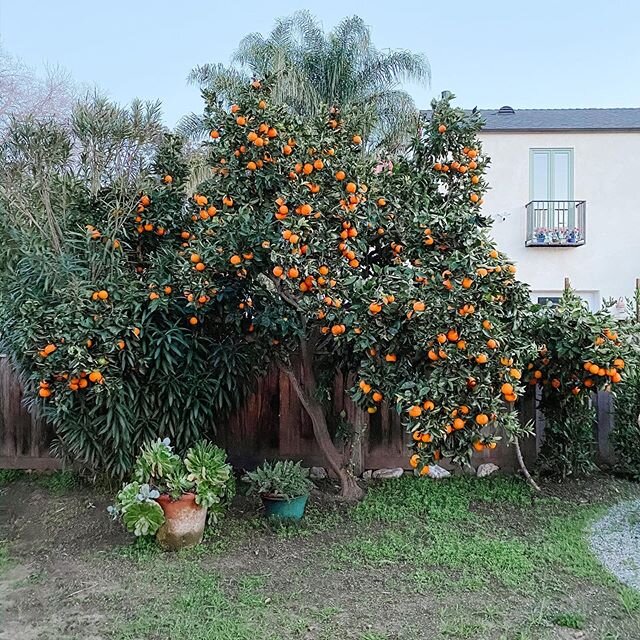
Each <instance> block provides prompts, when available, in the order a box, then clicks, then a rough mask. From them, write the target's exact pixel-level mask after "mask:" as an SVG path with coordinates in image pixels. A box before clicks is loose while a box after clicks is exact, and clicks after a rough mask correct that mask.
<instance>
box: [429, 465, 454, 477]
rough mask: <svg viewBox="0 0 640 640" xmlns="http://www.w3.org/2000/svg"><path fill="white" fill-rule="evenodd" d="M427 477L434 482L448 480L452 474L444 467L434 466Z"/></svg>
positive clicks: (430, 468)
mask: <svg viewBox="0 0 640 640" xmlns="http://www.w3.org/2000/svg"><path fill="white" fill-rule="evenodd" d="M427 475H428V476H429V477H430V478H433V479H434V480H440V479H441V478H448V477H449V476H450V475H451V473H450V472H449V471H447V470H446V469H445V468H444V467H441V466H440V465H438V464H434V465H431V466H430V467H429V473H428V474H427Z"/></svg>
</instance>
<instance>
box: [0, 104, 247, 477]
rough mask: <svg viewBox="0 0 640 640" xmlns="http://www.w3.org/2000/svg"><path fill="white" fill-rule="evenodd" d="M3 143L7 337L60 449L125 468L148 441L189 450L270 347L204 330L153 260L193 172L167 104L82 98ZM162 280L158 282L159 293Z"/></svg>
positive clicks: (174, 236)
mask: <svg viewBox="0 0 640 640" xmlns="http://www.w3.org/2000/svg"><path fill="white" fill-rule="evenodd" d="M6 133H7V135H6V138H5V140H4V144H3V146H2V148H1V149H0V153H1V155H0V163H1V164H2V171H0V327H1V331H0V340H1V341H2V348H3V349H6V351H7V352H8V353H10V354H11V356H12V358H13V361H14V363H15V364H16V367H17V368H18V370H19V371H20V373H21V375H22V377H23V379H24V382H25V387H26V389H25V390H26V397H27V398H29V399H30V403H31V408H32V409H33V410H34V411H38V412H39V413H42V414H43V415H44V417H45V418H47V419H48V420H50V421H51V422H52V424H53V426H54V428H55V431H56V435H57V440H56V442H55V443H54V452H55V453H57V454H58V455H60V456H64V457H68V458H70V459H72V460H73V461H75V462H77V463H82V464H83V465H85V466H86V467H88V468H90V469H93V470H100V471H102V470H106V471H107V472H108V473H110V474H111V475H115V476H119V477H124V476H125V475H126V474H127V473H129V472H130V471H131V468H132V465H133V461H134V459H135V453H136V452H137V451H138V450H139V448H140V446H141V445H142V444H143V443H145V442H150V441H153V440H154V439H155V438H157V437H158V436H159V435H160V434H169V435H170V436H171V438H172V439H173V441H174V442H175V444H176V447H177V448H178V450H180V451H184V450H185V449H186V448H187V447H188V445H189V444H190V443H191V442H194V441H195V440H197V439H198V438H199V437H202V436H203V435H207V436H211V435H212V434H213V433H214V431H215V429H216V427H217V425H218V424H219V422H220V420H221V419H224V417H225V415H226V414H227V413H228V412H229V411H230V410H231V409H232V408H233V407H234V406H236V405H237V404H238V402H239V401H240V399H241V397H242V395H243V393H244V391H245V390H246V388H247V385H248V383H249V382H250V380H251V377H252V372H253V371H254V370H255V369H256V357H255V355H254V354H253V353H252V347H251V345H250V344H249V343H247V342H238V341H230V340H229V339H228V336H227V334H226V333H225V332H224V331H221V330H220V328H219V326H218V325H216V324H215V323H211V325H209V327H208V329H207V330H206V331H199V332H197V333H196V332H194V331H193V330H192V327H191V325H189V323H188V319H187V318H188V316H189V309H188V308H189V306H191V304H192V303H190V302H189V301H188V299H187V297H183V292H179V291H176V292H175V294H174V295H176V297H178V296H180V297H179V298H178V299H177V300H176V302H175V303H174V304H169V303H168V293H167V292H168V291H171V290H172V288H174V287H175V283H172V282H171V281H169V280H164V281H162V282H161V283H160V285H161V286H158V287H156V285H155V284H154V285H153V286H154V287H155V289H154V290H150V288H149V287H150V284H151V281H150V280H149V273H150V271H151V270H152V268H154V265H155V264H156V261H157V260H161V259H163V255H164V254H163V253H162V252H161V251H160V250H161V247H162V246H163V245H164V244H167V245H170V246H171V251H176V250H180V244H181V243H182V242H183V239H182V238H181V237H180V231H181V229H180V228H179V227H178V226H176V225H177V224H178V223H179V222H180V221H181V218H182V209H183V206H184V203H185V190H186V182H187V179H188V175H189V171H188V166H187V163H186V161H185V158H184V154H183V149H182V142H181V140H180V139H179V138H176V137H174V136H171V135H169V134H166V132H165V131H164V129H163V127H162V125H161V122H160V112H159V107H158V105H157V104H153V103H152V104H143V103H134V104H133V105H132V107H131V108H130V109H121V108H119V107H116V106H115V105H113V104H111V103H109V102H108V101H106V100H104V99H102V98H96V99H93V100H89V101H86V102H82V103H79V104H78V105H77V106H76V108H75V110H74V113H73V115H72V118H71V121H70V123H69V124H68V126H64V127H63V126H62V125H59V124H55V123H52V122H48V121H37V120H33V119H27V120H24V121H20V122H17V121H14V122H13V123H12V124H11V126H10V127H9V129H8V131H7V132H6ZM158 292H159V293H158Z"/></svg>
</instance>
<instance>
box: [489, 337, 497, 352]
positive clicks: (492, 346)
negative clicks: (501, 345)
mask: <svg viewBox="0 0 640 640" xmlns="http://www.w3.org/2000/svg"><path fill="white" fill-rule="evenodd" d="M487 347H489V349H496V348H497V347H498V343H497V342H496V341H495V340H494V339H493V338H489V340H487Z"/></svg>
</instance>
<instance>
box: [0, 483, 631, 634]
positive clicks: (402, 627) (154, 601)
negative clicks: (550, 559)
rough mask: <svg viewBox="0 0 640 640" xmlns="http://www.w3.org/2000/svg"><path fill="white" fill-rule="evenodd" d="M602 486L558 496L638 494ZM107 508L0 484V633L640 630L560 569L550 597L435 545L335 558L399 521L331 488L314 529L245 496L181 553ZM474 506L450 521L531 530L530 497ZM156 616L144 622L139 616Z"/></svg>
mask: <svg viewBox="0 0 640 640" xmlns="http://www.w3.org/2000/svg"><path fill="white" fill-rule="evenodd" d="M600 484H602V483H601V482H600V481H598V482H594V486H591V487H589V486H588V485H580V488H579V489H574V488H572V487H571V486H570V485H569V484H564V485H562V486H560V487H555V486H554V488H553V492H551V493H552V497H553V500H552V502H554V501H555V500H556V499H557V500H559V501H562V500H575V501H577V502H578V503H580V502H581V501H582V500H583V497H582V495H575V492H577V491H580V492H581V491H584V492H585V495H586V496H587V497H588V499H589V502H588V503H587V504H590V503H591V501H593V502H594V503H595V502H597V501H598V500H599V499H606V500H609V501H610V500H612V499H613V500H615V498H616V496H617V495H618V494H620V495H627V494H628V493H629V485H624V484H623V485H620V486H619V485H617V483H615V482H614V483H613V485H612V491H610V492H606V491H605V490H602V489H601V488H598V487H599V485H600ZM567 496H569V497H567ZM110 502H111V496H110V495H108V494H106V493H102V492H98V491H96V490H95V489H92V488H86V487H76V488H74V489H72V490H70V491H66V492H64V493H62V494H56V493H52V492H51V491H48V490H47V489H45V488H42V487H39V486H37V485H34V484H33V483H30V482H23V481H20V482H17V483H14V484H12V485H10V486H9V487H5V488H3V489H0V512H2V513H4V514H7V516H8V517H7V518H5V519H3V522H2V532H1V533H0V539H1V538H4V539H6V540H8V541H9V542H8V548H9V560H8V563H7V564H6V566H5V569H4V571H3V572H2V573H0V616H1V620H2V624H0V629H1V631H0V639H1V640H49V639H50V640H80V639H82V640H114V639H117V640H167V639H168V638H171V640H174V638H179V639H180V640H182V638H197V639H198V640H200V639H201V638H202V639H203V640H205V639H206V640H209V639H213V638H215V640H218V637H219V638H225V639H226V638H233V640H236V639H241V640H244V639H245V638H253V637H255V635H256V634H255V633H254V631H251V629H255V630H260V632H259V633H258V634H257V635H258V636H259V637H262V638H264V639H265V640H267V639H271V640H285V639H286V640H289V639H296V640H333V639H334V638H337V637H339V638H341V639H343V640H405V639H406V640H409V639H411V640H413V639H415V638H417V637H429V638H432V639H433V640H436V639H437V640H461V639H464V638H473V639H474V640H480V639H482V640H484V639H487V640H488V639H491V640H495V639H497V638H503V637H504V638H516V637H517V638H522V639H523V640H542V639H546V638H548V639H549V640H551V639H552V638H559V637H562V638H567V639H569V638H583V639H584V640H591V639H594V640H601V638H603V637H607V636H606V635H605V634H606V632H608V631H609V630H612V631H616V630H617V631H616V632H618V631H619V632H620V633H622V634H623V635H618V636H617V637H619V638H629V639H630V638H632V637H634V636H633V635H626V636H625V635H624V633H627V631H625V630H627V629H632V628H633V629H636V628H638V627H635V626H633V625H634V624H635V623H634V622H633V620H632V618H634V616H635V617H637V613H634V611H633V608H634V607H636V606H637V607H638V610H640V597H639V599H638V601H637V602H636V601H635V600H633V598H631V599H630V600H629V602H628V603H627V604H626V605H625V606H626V607H627V609H628V611H627V610H626V609H624V608H622V607H620V605H619V602H618V599H619V595H618V591H617V588H616V587H615V586H613V587H607V588H604V587H600V586H599V585H597V584H595V583H593V582H592V581H591V580H590V579H584V580H582V579H577V578H576V577H575V576H572V575H566V576H565V575H558V576H556V577H555V578H554V579H557V581H558V585H557V589H555V592H554V593H553V595H552V596H549V595H548V594H546V595H545V596H544V598H542V597H541V596H540V594H538V593H530V594H527V593H517V592H514V591H513V590H511V589H508V588H505V587H504V585H501V584H500V583H499V581H497V580H495V579H494V578H492V577H491V576H490V575H478V572H477V571H476V572H475V573H474V571H473V567H470V571H467V568H466V567H460V568H458V569H456V570H453V571H452V570H451V569H446V568H443V567H440V566H439V565H438V562H439V557H438V553H439V550H438V549H433V563H431V560H428V561H427V563H426V564H425V565H423V566H421V567H420V568H418V567H417V566H413V565H411V564H408V563H406V562H400V561H386V560H382V561H380V562H379V563H361V562H360V561H355V560H354V559H353V558H348V557H344V556H340V555H336V554H335V553H333V551H334V550H335V548H336V545H340V544H342V543H347V542H350V541H353V540H360V541H363V540H364V541H367V543H368V541H369V540H371V541H372V544H383V543H380V542H376V541H379V540H380V539H381V537H382V536H383V535H384V534H385V533H389V532H391V533H393V531H394V529H395V528H396V527H400V526H401V525H384V524H382V523H380V522H374V523H372V524H367V525H362V524H358V523H357V522H356V521H355V519H354V518H352V517H350V511H349V508H348V507H347V506H345V505H342V504H340V503H338V502H336V501H335V499H334V497H332V496H331V495H325V494H315V495H314V496H313V499H312V501H311V504H310V509H309V513H308V515H307V517H306V520H305V524H304V525H303V526H302V527H301V528H295V527H282V528H276V529H273V528H270V527H269V526H267V525H266V524H265V523H264V521H263V520H262V519H260V518H256V517H255V516H256V514H258V508H257V506H256V501H255V500H253V499H248V498H245V497H238V498H236V501H235V502H234V506H233V509H232V512H231V513H230V514H229V516H228V517H227V518H226V519H225V520H224V522H223V525H222V528H221V531H220V532H218V533H216V534H214V535H209V536H208V537H207V539H206V540H205V543H204V544H203V545H201V546H200V547H198V548H197V549H194V550H191V551H189V552H187V553H180V554H162V553H160V552H158V551H156V550H154V549H153V547H148V546H147V547H145V546H140V545H135V546H131V543H132V537H131V536H129V535H128V534H126V533H125V532H124V531H123V530H122V528H121V526H120V525H119V524H118V523H114V522H113V521H112V520H111V519H110V517H109V515H108V514H107V512H106V507H107V505H108V504H109V503H110ZM567 504H568V503H567ZM555 508H556V507H554V510H555ZM470 511H471V513H470V520H469V522H467V523H466V524H465V523H464V522H459V523H455V524H452V527H455V528H459V527H463V528H464V527H465V526H467V527H469V526H470V527H471V528H472V529H473V530H474V531H477V530H478V529H477V528H476V527H477V525H478V522H479V521H480V522H484V523H485V526H486V523H487V522H493V523H494V525H495V527H499V528H500V529H501V530H502V531H508V532H511V533H512V534H513V536H514V537H515V538H518V539H519V538H520V537H522V536H525V535H527V533H528V532H529V531H530V530H531V527H533V526H535V525H536V523H535V517H536V516H535V513H534V510H533V507H532V509H531V510H530V509H529V507H528V506H526V505H525V506H522V505H520V506H516V505H513V504H505V503H502V504H495V503H491V502H486V501H485V502H483V501H477V502H472V504H471V508H470ZM538 517H540V515H539V514H538ZM538 524H539V523H538ZM424 526H425V527H426V528H428V527H429V523H428V522H426V523H425V525H424ZM452 531H453V529H452ZM490 532H491V529H490V528H489V529H487V534H488V537H491V536H490V535H489V534H490ZM418 535H419V534H418ZM391 542H393V539H392V540H391ZM415 544H416V545H420V544H421V540H420V538H419V537H418V538H416V539H415ZM381 551H382V552H384V549H381ZM381 557H382V558H384V553H382V554H381ZM563 581H564V582H563ZM189 589H191V591H189ZM206 589H211V590H212V591H211V593H212V596H211V598H212V600H211V601H210V600H209V599H208V598H209V596H208V594H207V592H206ZM201 590H204V591H202V592H201ZM183 593H184V595H185V597H184V598H182V599H181V595H182V594H183ZM203 593H204V595H203ZM198 598H201V599H202V598H204V599H203V600H202V602H200V601H198ZM215 598H217V600H216V599H215ZM190 599H192V600H193V602H191V601H190ZM551 605H553V606H551ZM216 607H219V608H220V611H221V614H220V615H222V616H223V617H224V619H225V621H227V620H229V621H230V622H229V623H228V624H229V625H232V624H235V625H236V626H232V627H229V628H230V629H232V630H231V631H229V630H228V628H227V627H226V626H225V627H224V628H225V629H227V632H225V633H227V635H224V633H222V632H221V633H220V635H219V636H216V635H211V634H212V633H214V631H211V632H210V633H209V632H208V631H203V629H204V630H206V629H207V628H208V627H207V624H208V623H207V617H206V616H207V615H211V609H212V608H216ZM556 609H559V610H566V611H567V612H569V613H571V612H573V611H578V612H579V611H585V612H588V613H589V620H588V624H587V626H586V628H585V630H584V631H581V632H580V633H582V635H579V634H576V633H574V631H573V630H566V629H561V628H559V627H556V626H555V625H554V624H552V623H551V622H549V620H551V619H552V614H553V613H554V611H556ZM167 611H169V612H174V611H184V612H186V613H183V614H176V615H183V619H184V616H186V617H189V616H192V617H193V620H194V625H196V626H194V628H193V630H192V629H191V628H187V627H186V626H183V627H180V629H178V630H173V629H172V630H171V631H167V629H168V628H169V627H166V626H165V627H163V626H161V625H162V620H163V617H162V615H161V613H162V612H167ZM141 612H142V613H141ZM144 612H147V613H144ZM145 615H146V616H147V622H148V624H147V626H146V627H145V626H144V625H142V626H137V627H136V626H130V625H129V621H137V620H140V619H143V621H144V618H145ZM171 615H172V614H171ZM624 616H627V619H625V618H624ZM609 618H611V620H609ZM634 619H635V618H634ZM234 620H235V622H233V621H234ZM165 623H166V619H165ZM196 623H197V624H199V625H200V626H197V624H196ZM225 624H226V622H225ZM128 625H129V626H128ZM252 625H253V626H252ZM196 627H197V628H196ZM174 631H175V635H173V634H174ZM631 633H633V632H631ZM516 634H520V635H516ZM612 637H616V636H615V635H614V636H612ZM638 637H640V636H638Z"/></svg>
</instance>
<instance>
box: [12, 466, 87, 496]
mask: <svg viewBox="0 0 640 640" xmlns="http://www.w3.org/2000/svg"><path fill="white" fill-rule="evenodd" d="M20 480H24V481H26V482H28V483H31V484H34V485H37V486H38V487H41V488H43V489H46V490H47V491H51V492H52V493H55V494H62V493H66V492H68V491H71V490H72V489H74V488H76V487H77V486H78V485H79V484H80V481H79V478H78V475H77V474H76V473H74V472H73V471H71V470H69V469H62V470H60V471H53V472H38V473H27V472H25V471H21V470H20V469H0V487H1V486H8V485H11V484H13V483H15V482H18V481H20Z"/></svg>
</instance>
